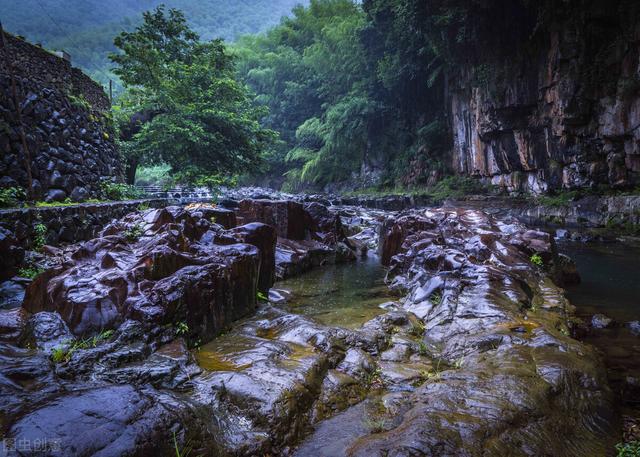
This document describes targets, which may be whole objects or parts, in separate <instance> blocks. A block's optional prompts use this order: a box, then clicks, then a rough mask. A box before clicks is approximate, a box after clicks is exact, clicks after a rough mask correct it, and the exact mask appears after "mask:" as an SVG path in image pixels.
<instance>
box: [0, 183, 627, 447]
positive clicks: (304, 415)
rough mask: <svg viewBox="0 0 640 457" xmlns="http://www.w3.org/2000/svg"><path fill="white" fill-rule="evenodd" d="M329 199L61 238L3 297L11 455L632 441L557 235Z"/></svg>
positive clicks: (4, 405) (262, 204)
mask: <svg viewBox="0 0 640 457" xmlns="http://www.w3.org/2000/svg"><path fill="white" fill-rule="evenodd" d="M254 196H255V195H254ZM241 197H244V196H241ZM314 200H316V201H314V202H307V203H305V202H294V201H287V200H264V199H247V198H245V199H244V200H240V198H237V199H235V200H228V201H226V202H224V201H223V203H224V204H225V206H226V208H221V207H212V206H211V205H191V206H187V207H184V208H183V207H169V208H165V209H151V210H146V211H137V212H134V213H131V214H129V215H127V216H126V217H124V218H122V219H120V220H116V221H114V222H113V223H111V224H110V225H108V226H107V227H105V228H104V230H103V231H102V232H101V233H100V235H99V236H98V237H97V238H95V239H93V240H89V241H86V242H83V243H80V244H76V245H70V246H66V247H63V248H47V249H46V250H47V252H48V263H47V266H48V268H47V270H46V271H45V272H43V273H41V274H40V275H39V276H38V277H36V278H35V279H34V280H33V281H32V282H31V283H29V284H28V286H27V287H26V292H25V293H24V297H23V298H22V295H20V293H19V292H20V289H21V287H23V285H24V284H25V282H24V281H15V284H13V285H12V287H13V289H11V290H14V291H17V292H15V293H13V294H11V292H10V291H9V292H7V294H8V295H7V299H6V300H5V306H4V308H5V309H3V310H2V312H1V313H0V340H1V342H0V366H1V367H2V369H1V370H0V373H1V374H0V390H1V395H0V405H1V408H0V411H2V412H1V414H0V427H1V431H2V434H3V437H4V440H5V441H4V442H5V444H6V443H9V444H10V445H13V449H11V448H7V453H8V455H60V456H66V455H78V456H89V455H100V456H121V455H139V456H146V455H175V454H176V450H175V449H176V447H177V449H178V450H180V451H181V452H185V451H186V450H189V449H191V452H192V454H193V455H212V456H218V455H246V456H250V455H285V456H286V455H297V456H311V455H313V456H317V455H327V456H339V455H353V456H355V455H362V456H371V455H380V456H388V455H397V456H400V455H433V456H439V455H470V456H472V455H495V456H502V455H531V456H533V455H536V456H537V455H554V456H555V455H558V456H560V455H562V456H583V455H608V453H610V452H611V450H612V449H613V444H615V440H616V439H617V437H616V431H617V430H618V429H619V424H618V417H617V415H616V411H615V409H614V407H613V403H614V398H613V395H612V393H611V390H610V389H609V387H608V384H607V377H606V372H605V369H604V365H603V363H602V360H601V356H600V355H599V354H598V353H597V352H596V351H595V350H594V349H593V348H592V347H591V346H589V345H587V344H584V343H581V342H580V341H578V340H576V339H574V338H573V337H572V335H573V333H574V331H575V330H576V329H579V328H580V326H579V325H578V320H577V319H576V318H575V315H574V308H573V307H572V305H571V304H570V303H569V302H568V301H567V300H566V298H565V296H564V290H563V289H562V287H563V286H564V285H567V284H570V283H571V282H573V281H575V280H576V279H577V278H578V276H577V274H576V271H575V266H574V265H573V263H572V262H571V260H570V259H568V258H567V257H565V256H562V255H560V254H559V253H558V251H557V248H556V245H555V242H554V240H553V238H552V237H551V236H550V235H549V234H547V233H545V232H540V231H536V230H530V229H527V228H526V227H524V226H523V225H521V224H520V223H518V222H516V221H515V220H513V219H510V218H506V217H500V218H495V217H493V216H489V215H487V214H486V213H485V212H482V211H480V210H474V209H461V208H446V209H441V208H438V209H429V210H409V211H404V212H402V213H390V212H385V211H382V210H365V209H362V208H359V207H329V208H328V207H327V206H326V205H324V204H322V203H319V202H318V201H317V199H314ZM7 240H9V241H10V238H7ZM7 245H8V248H10V247H11V246H10V242H8V243H7ZM378 261H381V262H382V263H383V264H384V265H385V266H386V270H384V269H382V268H381V267H377V265H376V266H375V267H374V266H373V265H372V262H373V263H377V262H378ZM349 269H351V270H352V271H353V284H349V280H348V278H349V276H348V272H349ZM329 271H333V273H331V274H329V276H326V275H324V273H322V272H329ZM365 271H366V273H365ZM309 272H311V273H309ZM305 274H306V275H307V276H305ZM339 278H342V279H339ZM383 280H384V281H385V282H386V284H387V286H386V287H385V286H383ZM296 281H299V282H296ZM314 281H315V282H317V283H319V282H321V281H324V282H325V283H326V284H322V285H320V284H317V285H316V287H314V286H313V282H314ZM332 285H333V288H335V287H337V288H338V290H333V289H332ZM345 289H348V290H345ZM349 290H350V291H352V293H350V292H349ZM10 297H13V299H12V300H9V298H10ZM16 297H18V298H16ZM9 303H11V304H9ZM19 443H23V444H24V443H30V444H32V445H33V444H34V443H38V445H39V446H40V447H41V449H24V448H22V449H18V448H17V446H18V444H19ZM32 447H33V446H32Z"/></svg>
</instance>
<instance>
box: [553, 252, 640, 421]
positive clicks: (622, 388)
mask: <svg viewBox="0 0 640 457" xmlns="http://www.w3.org/2000/svg"><path fill="white" fill-rule="evenodd" d="M559 248H560V251H561V252H563V253H565V254H567V255H569V256H570V257H571V258H573V259H574V260H575V262H576V264H577V267H578V271H579V272H580V276H581V277H582V282H581V283H580V284H579V285H576V286H572V287H568V288H567V296H568V298H569V300H570V301H571V303H573V304H574V305H575V306H576V308H577V309H576V311H577V314H578V315H579V316H580V317H583V318H584V319H585V320H586V321H590V319H591V317H592V316H593V315H594V314H597V313H601V314H604V315H606V316H608V317H610V318H613V319H615V321H616V322H617V325H614V326H612V327H611V328H607V329H601V330H594V331H592V332H591V333H590V334H589V335H587V336H586V337H585V338H583V339H584V341H586V342H587V343H590V344H592V345H594V346H596V347H597V348H599V349H600V350H601V351H602V353H603V354H604V356H605V362H606V365H607V370H608V376H609V381H610V384H611V386H612V388H613V389H614V390H615V391H616V393H617V394H618V396H619V398H620V400H621V404H622V407H623V412H624V413H628V414H631V415H632V416H635V417H638V413H639V412H640V398H634V397H635V394H634V393H632V392H637V391H635V390H634V389H631V390H630V389H629V385H630V384H629V382H631V383H632V384H633V383H638V382H640V335H636V334H633V333H632V331H631V330H630V329H629V327H628V326H627V325H625V324H627V323H628V322H630V321H637V320H640V246H639V245H635V246H634V245H630V244H628V243H624V244H623V243H576V242H574V243H570V242H567V243H561V244H560V245H559Z"/></svg>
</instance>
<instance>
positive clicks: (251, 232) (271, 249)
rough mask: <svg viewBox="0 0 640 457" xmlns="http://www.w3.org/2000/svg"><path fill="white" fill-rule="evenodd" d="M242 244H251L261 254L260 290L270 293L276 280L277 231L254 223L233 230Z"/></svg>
mask: <svg viewBox="0 0 640 457" xmlns="http://www.w3.org/2000/svg"><path fill="white" fill-rule="evenodd" d="M231 233H232V236H234V237H235V238H236V239H237V240H238V241H240V242H241V243H247V244H251V245H253V246H255V247H257V248H258V251H259V252H260V272H259V277H258V290H259V291H260V292H262V293H264V294H267V293H269V289H270V288H271V286H273V283H274V282H275V278H276V255H275V254H276V241H277V236H276V231H275V229H274V228H273V227H271V226H269V225H266V224H262V223H260V222H253V223H249V224H245V225H243V226H240V227H237V228H235V229H233V230H231Z"/></svg>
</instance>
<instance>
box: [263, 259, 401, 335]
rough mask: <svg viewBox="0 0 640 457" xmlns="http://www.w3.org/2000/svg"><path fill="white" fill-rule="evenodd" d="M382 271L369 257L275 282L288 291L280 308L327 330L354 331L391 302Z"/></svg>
mask: <svg viewBox="0 0 640 457" xmlns="http://www.w3.org/2000/svg"><path fill="white" fill-rule="evenodd" d="M384 275H385V269H384V267H383V266H382V265H380V260H379V259H378V257H376V256H373V255H370V256H368V257H366V258H364V259H359V260H358V261H357V262H355V263H346V264H340V265H329V266H326V267H322V268H317V269H316V270H313V271H311V272H309V273H306V274H304V275H302V276H298V277H295V278H291V279H287V280H285V281H280V282H278V283H276V285H275V287H276V288H277V289H284V290H287V291H289V292H290V294H291V296H290V297H289V299H288V300H287V303H286V304H284V305H282V307H283V308H284V309H285V310H287V311H289V312H291V313H296V314H303V315H305V316H308V317H311V318H312V319H315V320H316V321H318V322H320V323H321V324H324V325H327V326H330V327H346V328H357V327H360V326H361V325H362V324H364V323H365V322H367V321H368V320H370V319H372V318H374V317H376V316H377V315H379V314H382V313H383V312H384V310H383V309H382V308H380V305H381V304H382V303H384V302H386V301H389V300H391V296H390V294H389V290H388V288H387V286H386V285H385V283H384Z"/></svg>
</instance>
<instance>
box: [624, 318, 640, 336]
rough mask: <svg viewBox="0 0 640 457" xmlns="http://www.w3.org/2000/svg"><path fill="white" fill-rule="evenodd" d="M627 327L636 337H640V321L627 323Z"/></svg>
mask: <svg viewBox="0 0 640 457" xmlns="http://www.w3.org/2000/svg"><path fill="white" fill-rule="evenodd" d="M627 327H629V330H631V333H633V334H634V335H640V321H631V322H627Z"/></svg>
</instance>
